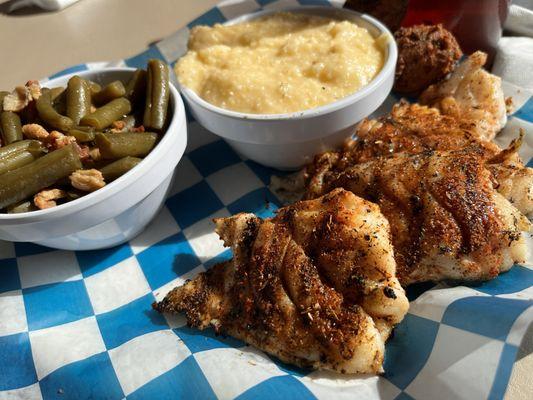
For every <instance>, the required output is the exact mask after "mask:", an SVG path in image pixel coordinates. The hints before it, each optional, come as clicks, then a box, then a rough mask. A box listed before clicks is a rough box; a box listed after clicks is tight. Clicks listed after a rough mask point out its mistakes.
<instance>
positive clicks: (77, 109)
mask: <svg viewBox="0 0 533 400" xmlns="http://www.w3.org/2000/svg"><path fill="white" fill-rule="evenodd" d="M66 96H67V117H69V118H70V119H71V120H72V122H74V124H76V125H77V124H79V122H80V119H82V118H83V117H85V116H86V115H87V114H89V113H90V112H91V91H90V89H89V85H88V84H87V81H86V80H85V79H82V78H80V77H79V76H73V77H72V78H70V79H69V80H68V85H67V95H66Z"/></svg>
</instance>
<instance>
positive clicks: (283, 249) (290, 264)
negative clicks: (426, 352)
mask: <svg viewBox="0 0 533 400" xmlns="http://www.w3.org/2000/svg"><path fill="white" fill-rule="evenodd" d="M215 222H216V231H217V233H218V234H219V235H220V237H221V238H222V240H223V241H224V244H225V245H226V246H230V247H231V248H232V250H233V259H232V260H231V261H229V262H226V263H223V264H218V265H216V266H214V267H213V268H212V269H210V270H208V271H207V272H205V273H201V274H199V275H198V276H197V277H196V278H194V279H192V280H191V281H189V282H187V283H186V284H185V285H183V286H181V287H177V288H175V289H173V290H172V291H171V292H170V293H168V294H167V296H166V297H165V298H164V300H163V301H161V302H160V303H157V304H154V308H156V309H157V310H159V311H161V312H170V313H185V315H186V317H187V322H188V324H189V325H191V326H193V327H196V328H199V329H204V328H207V327H209V326H212V327H214V328H215V330H216V331H217V332H220V333H224V334H228V335H231V336H234V337H236V338H239V339H242V340H244V341H245V342H246V343H248V344H251V345H254V346H256V347H258V348H259V349H261V350H263V351H265V352H267V353H269V354H272V355H275V356H277V357H278V358H279V359H281V360H282V361H285V362H288V363H292V364H296V365H299V366H302V367H312V368H317V369H325V370H333V371H338V372H342V373H378V372H381V371H382V363H383V355H384V343H385V340H386V339H387V337H388V336H389V334H390V331H391V329H392V327H393V326H394V325H395V324H397V323H399V322H400V321H401V320H402V319H403V317H404V315H405V314H406V312H407V309H408V301H407V298H406V297H405V293H404V291H403V289H402V288H401V286H400V284H399V282H398V280H397V279H396V277H395V268H396V266H395V261H394V257H393V250H392V247H391V243H390V241H389V236H390V232H389V225H388V223H387V220H386V219H385V218H384V217H383V215H382V214H381V213H380V211H379V209H378V207H377V206H376V205H375V204H372V203H370V202H368V201H365V200H363V199H361V198H359V197H357V196H355V195H354V194H353V193H350V192H347V191H345V190H342V189H337V190H334V191H332V192H331V193H329V194H327V195H325V196H323V197H320V198H317V199H315V200H310V201H301V202H298V203H296V204H293V205H291V206H288V207H284V208H282V209H280V210H279V211H278V213H277V215H276V216H275V217H274V218H269V219H265V220H262V219H260V218H258V217H256V216H254V215H253V214H244V213H241V214H237V215H235V216H232V217H229V218H222V219H217V220H215Z"/></svg>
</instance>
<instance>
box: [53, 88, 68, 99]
mask: <svg viewBox="0 0 533 400" xmlns="http://www.w3.org/2000/svg"><path fill="white" fill-rule="evenodd" d="M63 93H65V88H64V87H55V88H51V89H50V97H51V98H52V101H53V102H54V101H56V100H57V98H58V97H59V96H61V95H62V94H63Z"/></svg>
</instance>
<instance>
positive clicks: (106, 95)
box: [93, 81, 126, 106]
mask: <svg viewBox="0 0 533 400" xmlns="http://www.w3.org/2000/svg"><path fill="white" fill-rule="evenodd" d="M125 94H126V88H125V87H124V84H123V83H122V82H120V81H114V82H111V83H110V84H109V85H107V86H106V87H104V88H103V89H102V90H100V91H99V92H97V93H95V94H93V102H94V104H95V105H97V106H99V105H102V104H105V103H109V102H110V101H111V100H114V99H118V98H119V97H123V96H124V95H125Z"/></svg>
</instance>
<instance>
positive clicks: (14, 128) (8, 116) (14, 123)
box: [0, 111, 23, 144]
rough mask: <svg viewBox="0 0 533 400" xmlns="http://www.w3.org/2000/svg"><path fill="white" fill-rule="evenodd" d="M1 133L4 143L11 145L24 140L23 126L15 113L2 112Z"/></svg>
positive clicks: (0, 118) (0, 117)
mask: <svg viewBox="0 0 533 400" xmlns="http://www.w3.org/2000/svg"><path fill="white" fill-rule="evenodd" d="M0 133H1V134H2V143H3V144H11V143H14V142H18V141H19V140H22V139H23V138H22V125H21V123H20V117H19V116H18V114H17V113H14V112H13V111H2V112H1V113H0Z"/></svg>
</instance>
